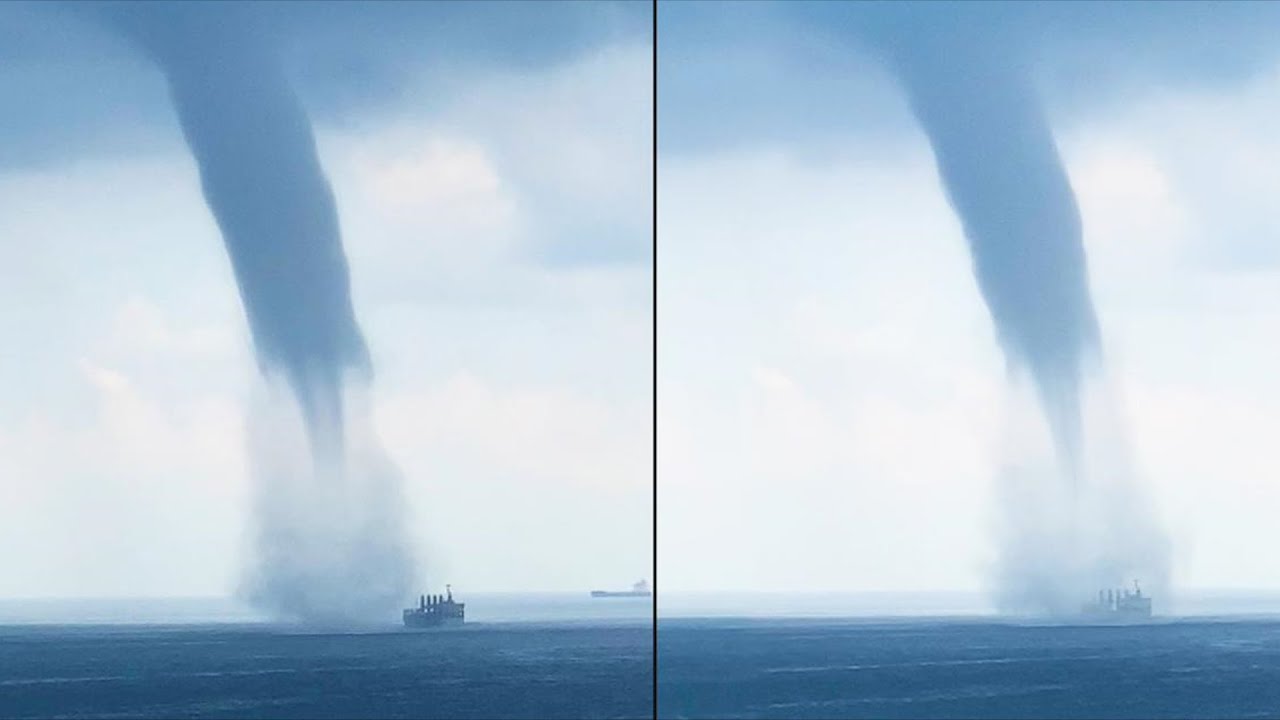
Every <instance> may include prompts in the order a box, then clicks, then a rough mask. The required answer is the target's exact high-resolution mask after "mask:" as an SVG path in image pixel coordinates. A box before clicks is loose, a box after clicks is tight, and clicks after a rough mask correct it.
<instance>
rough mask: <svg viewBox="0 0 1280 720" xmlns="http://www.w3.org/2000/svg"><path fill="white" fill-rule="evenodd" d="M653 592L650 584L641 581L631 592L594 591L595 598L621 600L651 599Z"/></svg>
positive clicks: (633, 586)
mask: <svg viewBox="0 0 1280 720" xmlns="http://www.w3.org/2000/svg"><path fill="white" fill-rule="evenodd" d="M652 595H653V593H652V592H650V591H649V583H647V582H645V581H644V580H641V581H640V582H638V583H636V584H635V585H632V586H631V589H630V590H592V591H591V597H593V598H620V597H651V596H652Z"/></svg>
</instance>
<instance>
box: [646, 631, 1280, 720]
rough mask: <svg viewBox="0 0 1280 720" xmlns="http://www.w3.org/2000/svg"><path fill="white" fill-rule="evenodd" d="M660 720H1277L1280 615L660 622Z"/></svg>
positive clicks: (1279, 701) (1278, 704) (1279, 685)
mask: <svg viewBox="0 0 1280 720" xmlns="http://www.w3.org/2000/svg"><path fill="white" fill-rule="evenodd" d="M658 714H659V717H661V718H672V719H674V718H886V719H887V718H1262V717H1269V718H1276V717H1280V618H1276V617H1270V618H1267V617H1252V618H1249V617H1243V616H1235V617H1231V616H1227V617H1217V618H1214V617H1204V616H1192V617H1182V618H1169V619H1164V620H1161V621H1158V622H1153V623H1151V624H1144V625H1130V626H1094V627H1081V626H1067V625H1053V624H1036V623H1030V622H1022V623H1015V622H1002V621H998V620H995V619H992V618H990V617H969V618H965V617H947V618H934V619H921V618H881V619H859V620H853V619H846V620H840V619H834V618H826V617H819V618H813V617H810V618H763V617H756V618H736V619H732V618H701V619H699V618H690V617H685V618H672V619H664V618H663V616H662V615H661V613H660V615H659V623H658Z"/></svg>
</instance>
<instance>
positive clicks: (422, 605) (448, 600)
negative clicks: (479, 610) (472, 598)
mask: <svg viewBox="0 0 1280 720" xmlns="http://www.w3.org/2000/svg"><path fill="white" fill-rule="evenodd" d="M444 590H445V594H444V595H443V596H440V595H421V596H419V597H418V607H411V608H406V609H405V611H404V614H403V617H404V625H405V627H412V628H428V627H443V626H446V625H461V624H463V623H464V622H466V609H467V604H466V603H460V602H454V600H453V586H451V585H445V586H444Z"/></svg>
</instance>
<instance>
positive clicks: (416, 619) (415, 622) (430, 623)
mask: <svg viewBox="0 0 1280 720" xmlns="http://www.w3.org/2000/svg"><path fill="white" fill-rule="evenodd" d="M464 622H465V621H464V620H463V619H462V618H460V617H459V618H455V617H439V616H430V615H426V616H423V615H405V616H404V626H405V627H408V628H417V629H422V628H439V627H458V626H460V625H462V624H463V623H464Z"/></svg>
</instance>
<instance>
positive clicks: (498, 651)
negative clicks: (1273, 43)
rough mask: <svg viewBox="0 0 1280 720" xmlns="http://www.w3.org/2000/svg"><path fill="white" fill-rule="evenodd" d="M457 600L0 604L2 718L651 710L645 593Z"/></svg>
mask: <svg viewBox="0 0 1280 720" xmlns="http://www.w3.org/2000/svg"><path fill="white" fill-rule="evenodd" d="M459 599H460V600H463V601H465V602H467V620H468V621H467V624H466V625H465V626H463V627H459V628H450V629H435V630H408V629H405V628H402V627H400V626H399V625H398V624H393V623H388V624H387V625H385V626H377V627H366V628H360V629H358V630H355V629H334V628H328V629H321V628H308V627H305V626H301V625H294V624H282V623H272V622H267V621H265V620H264V619H262V618H260V617H257V616H256V615H255V614H254V613H253V612H252V611H250V610H248V609H246V608H244V607H242V606H239V605H236V604H235V603H233V602H230V601H224V600H219V599H212V600H206V599H189V600H134V599H115V600H98V601H88V600H75V601H4V602H0V717H4V718H53V717H58V718H108V717H110V718H133V717H166V718H169V717H174V718H176V717H183V718H187V717H191V718H195V717H200V718H229V717H272V718H368V717H374V718H540V719H545V720H556V719H558V718H648V717H652V715H653V634H652V625H651V621H650V616H651V611H650V610H651V607H652V606H651V605H650V604H649V603H648V602H647V601H645V600H643V599H638V600H636V599H632V600H628V599H617V600H596V601H592V600H591V599H590V598H584V597H581V596H576V595H575V596H567V595H558V594H543V595H537V594H535V595H476V596H468V597H463V598H459Z"/></svg>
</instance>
